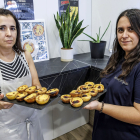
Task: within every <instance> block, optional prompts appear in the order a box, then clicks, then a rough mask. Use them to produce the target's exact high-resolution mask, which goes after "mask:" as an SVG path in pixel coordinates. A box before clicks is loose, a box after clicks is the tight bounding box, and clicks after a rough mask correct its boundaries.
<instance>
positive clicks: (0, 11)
mask: <svg viewBox="0 0 140 140" xmlns="http://www.w3.org/2000/svg"><path fill="white" fill-rule="evenodd" d="M0 16H11V17H13V19H14V20H15V22H16V29H17V38H16V43H15V45H14V46H13V49H14V50H15V51H16V52H17V53H18V54H20V52H24V50H23V49H22V46H21V41H20V24H19V22H18V19H17V18H16V16H15V15H14V14H13V13H12V12H11V11H9V10H7V9H3V8H0Z"/></svg>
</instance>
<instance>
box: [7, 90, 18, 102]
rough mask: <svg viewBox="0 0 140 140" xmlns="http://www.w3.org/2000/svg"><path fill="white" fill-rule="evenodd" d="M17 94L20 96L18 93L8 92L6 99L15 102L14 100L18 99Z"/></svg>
mask: <svg viewBox="0 0 140 140" xmlns="http://www.w3.org/2000/svg"><path fill="white" fill-rule="evenodd" d="M17 94H18V91H13V92H8V93H6V97H7V98H8V99H9V100H14V99H16V97H17Z"/></svg>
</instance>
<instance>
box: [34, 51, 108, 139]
mask: <svg viewBox="0 0 140 140" xmlns="http://www.w3.org/2000/svg"><path fill="white" fill-rule="evenodd" d="M108 59H109V57H108V56H105V57H104V58H103V59H91V56H90V53H84V54H77V55H74V60H73V61H71V62H62V61H61V60H60V57H59V58H53V59H50V60H47V61H41V62H36V63H35V67H36V69H37V73H38V76H39V80H40V83H41V85H42V86H45V87H47V88H48V89H50V88H58V89H59V94H61V95H62V94H69V93H70V91H72V90H74V89H77V87H78V86H79V85H82V84H84V83H85V82H86V81H93V82H94V83H99V82H100V77H99V73H100V71H101V70H102V69H104V68H105V66H106V64H107V62H108ZM59 100H60V98H57V99H56V100H54V101H53V102H52V103H50V104H49V105H48V106H47V107H45V108H44V109H43V110H41V111H38V116H39V118H40V122H41V128H42V131H43V135H44V140H52V139H54V138H56V137H58V136H60V135H63V134H65V133H67V132H69V131H71V130H73V129H75V128H77V127H79V126H82V125H84V124H86V123H88V122H89V110H84V109H81V110H80V111H76V112H74V111H73V110H71V109H69V108H67V107H65V106H62V105H61V104H58V101H59Z"/></svg>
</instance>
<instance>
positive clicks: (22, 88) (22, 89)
mask: <svg viewBox="0 0 140 140" xmlns="http://www.w3.org/2000/svg"><path fill="white" fill-rule="evenodd" d="M27 88H28V86H27V85H22V86H20V87H18V88H17V91H18V92H19V93H22V92H24V91H25V90H26V89H27Z"/></svg>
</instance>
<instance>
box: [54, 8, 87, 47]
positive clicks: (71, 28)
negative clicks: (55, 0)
mask: <svg viewBox="0 0 140 140" xmlns="http://www.w3.org/2000/svg"><path fill="white" fill-rule="evenodd" d="M69 7H70V6H68V8H67V10H66V13H63V14H62V15H61V17H60V16H59V14H58V12H57V15H56V16H57V18H56V17H55V15H54V19H55V23H56V26H57V28H58V30H59V36H60V40H61V42H62V45H63V48H71V45H72V43H73V41H74V40H75V38H77V37H78V36H79V35H80V34H81V33H82V32H83V31H84V29H85V28H86V27H84V28H81V26H82V23H83V20H82V21H80V22H79V23H78V13H77V14H76V16H75V13H76V11H74V13H73V14H72V17H71V18H70V13H69Z"/></svg>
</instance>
